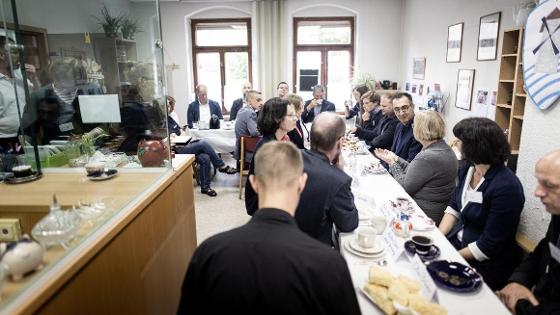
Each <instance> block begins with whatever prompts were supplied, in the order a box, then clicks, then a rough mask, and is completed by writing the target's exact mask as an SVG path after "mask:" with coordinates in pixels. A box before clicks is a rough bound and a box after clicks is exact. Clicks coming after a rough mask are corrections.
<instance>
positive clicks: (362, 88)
mask: <svg viewBox="0 0 560 315" xmlns="http://www.w3.org/2000/svg"><path fill="white" fill-rule="evenodd" d="M368 91H369V87H368V86H367V85H365V84H360V85H356V86H355V87H354V89H353V90H352V96H354V99H355V100H356V104H354V107H352V108H349V107H348V106H346V119H350V118H352V117H354V116H358V117H356V125H357V126H358V125H360V123H361V121H360V113H361V112H362V106H361V104H360V101H361V99H362V95H364V94H366V93H367V92H368Z"/></svg>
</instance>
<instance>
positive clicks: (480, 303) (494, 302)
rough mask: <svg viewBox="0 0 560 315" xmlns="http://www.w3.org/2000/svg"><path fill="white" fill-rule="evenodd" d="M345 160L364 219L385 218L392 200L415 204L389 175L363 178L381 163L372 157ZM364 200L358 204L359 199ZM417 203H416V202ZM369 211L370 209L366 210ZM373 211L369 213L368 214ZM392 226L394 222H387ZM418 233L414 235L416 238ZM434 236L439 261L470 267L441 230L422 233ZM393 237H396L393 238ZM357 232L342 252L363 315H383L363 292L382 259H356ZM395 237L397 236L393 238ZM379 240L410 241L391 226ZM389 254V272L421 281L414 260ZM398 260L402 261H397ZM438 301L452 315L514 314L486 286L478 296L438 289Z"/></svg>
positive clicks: (345, 236)
mask: <svg viewBox="0 0 560 315" xmlns="http://www.w3.org/2000/svg"><path fill="white" fill-rule="evenodd" d="M343 157H344V158H345V164H346V167H345V171H346V173H348V174H349V175H350V176H352V178H353V183H352V191H353V192H354V195H355V198H356V199H357V200H356V205H357V208H358V210H359V211H358V212H359V214H360V216H361V217H362V218H365V217H367V216H370V215H372V214H378V215H382V211H381V207H384V206H385V205H386V204H387V202H388V201H389V200H394V199H396V198H397V197H408V198H409V199H410V200H411V201H413V200H412V198H410V196H409V195H408V194H407V193H406V192H405V190H404V189H403V188H402V186H401V185H399V183H398V182H397V181H395V179H393V177H392V176H391V175H390V174H389V173H384V174H380V175H374V174H365V175H364V174H362V172H361V170H362V167H363V166H364V165H369V164H371V163H376V162H378V160H377V159H376V158H375V157H374V156H373V155H371V154H367V155H349V154H348V152H345V153H344V155H343ZM364 194H367V196H368V197H369V203H370V204H369V205H368V206H367V207H365V205H364V201H363V196H364ZM360 197H361V198H362V200H358V199H359V198H360ZM413 202H414V201H413ZM414 206H415V208H416V211H421V210H420V208H418V205H416V203H414ZM364 208H366V209H364ZM368 210H369V212H368ZM386 219H387V220H388V221H389V222H390V220H391V219H392V218H386ZM368 224H370V221H367V220H360V225H368ZM413 233H414V231H412V234H413ZM421 233H424V234H427V235H429V236H431V237H432V238H433V239H434V244H435V245H437V246H438V247H439V248H440V250H441V255H440V257H439V258H437V259H438V260H440V259H444V260H449V261H456V262H459V263H462V264H465V265H468V263H467V262H466V261H465V259H463V257H462V256H461V255H460V254H459V253H458V252H457V251H456V250H455V248H454V247H453V246H452V245H451V244H450V243H449V241H448V240H447V239H446V238H445V236H444V235H443V234H441V233H440V232H439V230H438V229H437V228H434V229H433V230H430V231H427V232H421ZM390 234H392V235H390ZM356 235H357V232H356V231H354V232H353V233H342V234H341V237H340V250H341V253H342V255H343V256H344V258H345V259H346V262H347V263H348V268H349V269H350V273H351V276H352V281H353V283H354V286H355V287H356V294H357V296H358V302H359V304H360V308H361V310H362V314H383V312H382V311H381V310H380V309H379V308H377V307H376V306H375V305H374V304H373V303H372V302H370V301H369V300H368V299H367V298H366V297H365V296H364V294H363V293H362V292H361V291H360V288H361V287H363V285H364V284H365V283H366V282H367V279H368V270H369V268H370V266H372V265H374V264H377V261H378V260H379V259H371V258H362V257H359V256H356V255H354V254H352V253H351V252H349V251H348V250H347V249H346V248H345V246H344V243H345V242H348V241H350V239H351V238H353V237H356ZM393 235H394V236H393ZM377 237H378V238H382V239H383V240H384V241H385V242H386V243H388V242H395V243H396V244H397V246H393V248H396V247H398V246H400V248H403V247H404V242H405V241H406V240H407V239H405V238H400V237H397V236H396V235H395V233H394V232H393V230H392V228H391V227H390V226H389V225H388V226H387V228H386V229H385V231H384V232H383V235H378V236H377ZM385 251H386V253H385V255H384V257H383V259H385V260H386V261H387V263H388V264H387V266H386V267H387V268H389V270H390V271H391V272H392V273H393V274H394V275H398V274H403V275H407V276H410V277H412V278H417V273H416V272H415V271H414V269H415V266H418V264H414V263H413V262H412V261H411V260H409V259H407V257H404V255H406V253H405V254H404V255H398V253H393V251H392V250H390V246H387V249H386V250H385ZM395 256H398V257H395ZM436 296H437V301H436V303H439V304H441V305H442V306H444V307H445V308H446V309H447V311H448V314H450V315H451V314H453V315H462V314H464V315H466V314H477V315H480V314H493V315H498V314H510V312H509V311H508V310H507V308H506V307H505V306H504V305H503V304H502V303H501V301H500V300H499V299H498V298H497V297H496V295H495V294H494V293H493V292H492V290H491V289H490V288H489V287H488V286H487V285H486V284H483V286H482V288H481V289H480V290H479V291H477V292H474V293H466V294H465V293H462V294H459V293H453V292H451V291H448V290H446V289H443V288H440V287H437V289H436Z"/></svg>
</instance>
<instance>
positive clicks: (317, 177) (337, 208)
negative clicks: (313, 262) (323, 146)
mask: <svg viewBox="0 0 560 315" xmlns="http://www.w3.org/2000/svg"><path fill="white" fill-rule="evenodd" d="M302 154H303V169H304V171H305V172H306V173H307V176H308V177H307V183H306V184H305V188H304V189H303V192H302V193H301V198H300V200H299V205H298V207H297V210H296V215H295V218H296V222H297V224H298V226H299V228H300V229H301V230H302V231H303V232H305V233H307V234H309V235H310V236H311V237H313V238H316V239H318V240H320V241H321V242H323V243H325V244H328V245H335V243H334V242H333V241H332V229H333V224H334V225H335V226H336V228H337V230H338V231H340V232H352V231H353V230H354V229H355V228H356V227H357V226H358V210H356V206H355V205H354V195H353V194H352V190H351V188H350V186H351V185H352V177H350V176H348V175H347V174H346V173H344V171H342V170H340V169H339V168H337V167H336V166H334V165H331V164H330V162H329V160H328V158H327V157H326V156H325V155H324V154H322V153H320V152H317V151H314V150H304V151H302Z"/></svg>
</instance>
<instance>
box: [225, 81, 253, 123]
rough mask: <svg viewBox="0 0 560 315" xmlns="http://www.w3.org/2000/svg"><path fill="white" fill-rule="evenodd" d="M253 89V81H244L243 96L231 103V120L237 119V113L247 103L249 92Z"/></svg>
mask: <svg viewBox="0 0 560 315" xmlns="http://www.w3.org/2000/svg"><path fill="white" fill-rule="evenodd" d="M251 89H252V85H251V82H249V81H247V82H245V83H243V87H242V91H243V97H240V98H238V99H236V100H235V101H233V104H231V108H230V109H229V120H230V121H232V120H235V119H236V118H237V113H238V112H239V110H240V109H241V108H242V107H243V106H244V105H245V104H246V103H247V92H249V91H250V90H251Z"/></svg>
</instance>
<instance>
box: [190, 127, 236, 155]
mask: <svg viewBox="0 0 560 315" xmlns="http://www.w3.org/2000/svg"><path fill="white" fill-rule="evenodd" d="M220 126H221V128H220V129H194V128H191V129H189V131H188V133H189V135H191V136H192V137H193V138H194V139H203V140H206V141H207V142H208V143H209V144H210V145H211V146H212V147H213V148H214V150H215V151H216V152H217V153H230V152H233V151H234V150H235V130H234V127H233V125H231V126H228V127H226V126H225V124H224V122H223V121H221V123H220Z"/></svg>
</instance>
